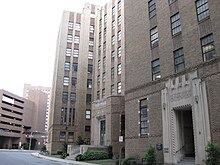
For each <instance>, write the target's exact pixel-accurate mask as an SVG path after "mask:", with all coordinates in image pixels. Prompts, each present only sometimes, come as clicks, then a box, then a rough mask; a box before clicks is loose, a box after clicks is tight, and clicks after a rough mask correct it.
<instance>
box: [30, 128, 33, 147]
mask: <svg viewBox="0 0 220 165" xmlns="http://www.w3.org/2000/svg"><path fill="white" fill-rule="evenodd" d="M32 136H33V132H31V135H30V141H29V150H31V141H32Z"/></svg>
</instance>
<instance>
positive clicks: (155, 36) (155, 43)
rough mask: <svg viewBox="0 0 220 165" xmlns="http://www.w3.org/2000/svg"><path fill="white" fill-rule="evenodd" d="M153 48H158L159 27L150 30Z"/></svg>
mask: <svg viewBox="0 0 220 165" xmlns="http://www.w3.org/2000/svg"><path fill="white" fill-rule="evenodd" d="M150 42H151V48H154V47H156V46H158V31H157V27H155V28H153V29H151V30H150Z"/></svg>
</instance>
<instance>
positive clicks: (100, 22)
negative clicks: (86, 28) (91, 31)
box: [99, 19, 102, 30]
mask: <svg viewBox="0 0 220 165" xmlns="http://www.w3.org/2000/svg"><path fill="white" fill-rule="evenodd" d="M101 28H102V19H100V20H99V30H100V29H101Z"/></svg>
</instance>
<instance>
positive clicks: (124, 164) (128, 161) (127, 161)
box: [121, 157, 136, 165]
mask: <svg viewBox="0 0 220 165" xmlns="http://www.w3.org/2000/svg"><path fill="white" fill-rule="evenodd" d="M135 160H136V159H135V158H132V157H128V158H125V159H122V161H121V164H122V165H130V164H133V163H134V162H136V161H135Z"/></svg>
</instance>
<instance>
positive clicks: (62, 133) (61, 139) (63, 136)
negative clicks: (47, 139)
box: [59, 131, 66, 141]
mask: <svg viewBox="0 0 220 165" xmlns="http://www.w3.org/2000/svg"><path fill="white" fill-rule="evenodd" d="M59 139H60V141H66V132H62V131H61V132H60V137H59Z"/></svg>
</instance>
